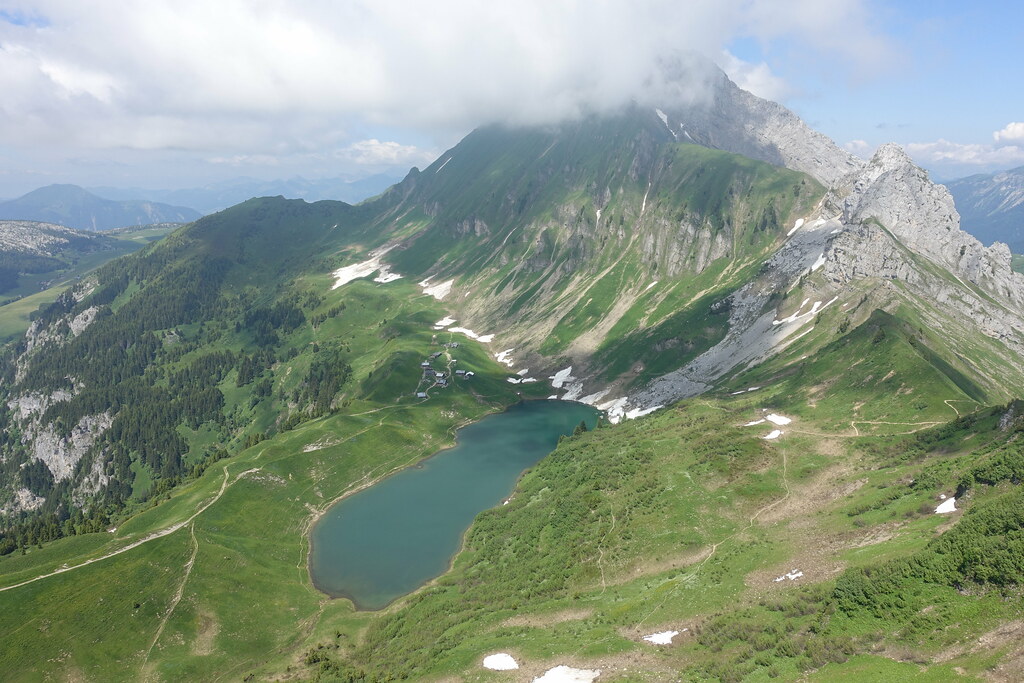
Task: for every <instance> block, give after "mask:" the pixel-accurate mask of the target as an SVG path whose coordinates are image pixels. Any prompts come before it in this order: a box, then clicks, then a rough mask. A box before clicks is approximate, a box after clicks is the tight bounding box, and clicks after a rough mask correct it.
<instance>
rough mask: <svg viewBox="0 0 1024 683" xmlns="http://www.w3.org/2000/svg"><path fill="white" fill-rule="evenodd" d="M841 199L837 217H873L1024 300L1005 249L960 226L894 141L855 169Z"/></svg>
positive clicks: (924, 250) (939, 258)
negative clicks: (990, 244) (862, 167)
mask: <svg viewBox="0 0 1024 683" xmlns="http://www.w3.org/2000/svg"><path fill="white" fill-rule="evenodd" d="M844 184H847V185H849V186H850V189H849V195H848V196H847V197H846V199H845V201H844V202H843V217H842V218H843V223H845V224H846V225H858V224H865V223H870V222H872V221H876V222H877V223H880V224H881V226H882V227H884V228H885V229H886V230H888V231H890V232H891V233H892V234H893V236H895V237H896V238H897V239H898V240H899V241H900V243H902V244H903V245H904V246H905V247H907V248H908V249H910V251H912V252H914V253H915V254H918V255H921V256H924V257H925V258H928V259H930V260H931V261H933V262H935V263H936V264H938V265H940V266H943V267H944V268H946V269H948V270H950V271H951V272H953V273H955V274H956V275H957V276H959V277H961V278H963V279H965V280H967V281H968V282H972V283H974V284H976V285H978V286H979V287H981V288H982V289H984V290H985V291H987V292H989V293H991V294H994V295H996V296H998V297H1001V298H1005V299H1009V300H1010V301H1012V302H1013V303H1014V304H1016V305H1017V306H1022V305H1024V276H1022V275H1020V274H1019V273H1015V272H1014V271H1013V270H1012V268H1011V267H1010V250H1009V248H1008V247H1007V246H1006V245H1005V244H1001V243H996V244H994V245H993V246H992V247H988V248H986V247H985V246H984V245H982V244H981V242H979V241H978V240H977V239H975V238H974V237H972V236H971V235H969V234H967V233H966V232H964V231H963V230H961V229H960V214H959V213H957V210H956V207H955V206H954V203H953V197H952V195H950V193H949V191H948V190H947V189H946V188H945V187H944V186H942V185H937V184H935V183H933V182H931V181H930V180H929V179H928V175H927V173H925V171H923V170H922V169H921V168H919V167H918V166H916V165H915V164H914V163H913V161H911V159H910V157H909V156H907V154H906V152H904V151H903V149H902V148H900V147H899V146H898V145H894V144H888V145H883V146H882V147H880V148H879V149H878V151H877V152H876V153H875V155H874V156H873V157H872V158H871V161H870V162H868V164H867V166H866V167H865V168H864V169H863V170H862V171H860V172H859V173H857V174H855V175H853V176H851V177H848V178H847V179H845V181H844Z"/></svg>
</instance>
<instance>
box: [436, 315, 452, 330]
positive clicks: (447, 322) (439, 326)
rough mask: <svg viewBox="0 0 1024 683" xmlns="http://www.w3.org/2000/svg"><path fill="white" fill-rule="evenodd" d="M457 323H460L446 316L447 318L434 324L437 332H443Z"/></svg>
mask: <svg viewBox="0 0 1024 683" xmlns="http://www.w3.org/2000/svg"><path fill="white" fill-rule="evenodd" d="M456 322H458V321H457V320H455V318H453V317H451V316H448V315H446V316H445V317H443V318H441V319H440V320H438V321H437V322H436V323H434V329H435V330H443V329H444V328H446V327H448V326H449V325H453V324H455V323H456Z"/></svg>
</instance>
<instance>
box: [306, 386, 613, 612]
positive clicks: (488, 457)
mask: <svg viewBox="0 0 1024 683" xmlns="http://www.w3.org/2000/svg"><path fill="white" fill-rule="evenodd" d="M597 416H598V411H597V410H595V409H594V408H592V407H590V406H587V405H584V404H582V403H574V402H571V401H553V400H547V401H525V402H522V403H518V404H516V405H513V406H512V407H510V408H509V409H508V410H506V411H505V412H503V413H497V414H494V415H488V416H487V417H484V418H483V419H481V420H479V421H477V422H474V423H473V424H470V425H467V426H466V427H463V428H462V429H460V430H458V432H457V433H456V445H455V447H453V448H450V449H447V450H444V451H441V452H439V453H436V454H434V455H432V456H430V457H429V458H427V459H425V460H423V461H421V462H419V463H418V464H416V465H414V466H412V467H408V468H406V469H404V470H401V471H399V472H397V473H395V474H393V475H391V476H389V477H387V478H385V479H383V480H381V481H380V482H378V483H376V484H374V485H373V486H370V487H368V488H365V489H363V490H361V491H358V492H356V493H354V494H352V495H350V496H347V497H345V498H343V499H341V500H340V501H338V503H336V504H335V505H334V506H332V507H331V508H330V509H329V510H328V511H327V512H326V514H324V516H323V517H321V518H320V519H319V520H318V521H317V523H316V524H315V525H314V527H313V530H312V533H311V539H312V548H311V551H310V561H309V568H310V575H311V576H312V580H313V584H314V585H315V586H316V587H317V588H318V589H319V590H321V591H323V592H324V593H327V594H328V595H331V596H334V597H344V598H348V599H350V600H352V602H353V603H354V604H355V606H356V608H357V609H363V610H375V609H380V608H382V607H385V606H386V605H388V604H389V603H391V602H392V601H394V600H396V599H397V598H400V597H402V596H403V595H407V594H409V593H411V592H413V591H415V590H416V589H417V588H419V587H420V586H422V585H424V584H425V583H427V582H428V581H430V580H431V579H434V578H436V577H438V576H440V575H441V574H443V573H445V572H446V571H448V568H449V567H450V566H451V562H452V559H453V558H454V556H455V554H456V553H457V552H458V551H459V548H460V546H461V544H462V537H463V535H464V534H465V532H466V530H467V529H469V527H470V525H471V524H472V522H473V519H474V518H475V517H476V516H477V515H478V514H479V513H480V512H482V511H484V510H487V509H489V508H492V507H495V506H497V505H500V504H501V503H502V502H503V501H505V500H507V499H508V497H509V495H510V494H511V493H512V491H513V489H514V488H515V485H516V482H517V481H518V479H519V477H520V475H522V473H523V472H524V471H525V470H526V469H528V468H529V467H531V466H533V465H535V464H536V463H537V462H539V461H540V460H541V459H542V458H544V456H546V455H548V454H549V453H550V452H551V451H553V450H554V448H555V446H556V445H557V444H558V439H559V437H560V436H562V435H569V434H572V431H573V429H574V428H575V427H576V426H577V425H579V423H580V422H586V424H587V427H588V428H590V429H592V428H594V426H595V424H596V422H597Z"/></svg>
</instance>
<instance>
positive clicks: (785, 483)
mask: <svg viewBox="0 0 1024 683" xmlns="http://www.w3.org/2000/svg"><path fill="white" fill-rule="evenodd" d="M779 450H780V451H781V452H782V487H783V488H784V489H785V490H786V495H784V496H782V497H781V498H779V499H778V500H775V501H772V502H771V503H768V504H766V505H763V506H761V507H760V508H758V509H757V510H756V511H755V512H754V514H753V515H751V516H750V518H749V519H748V520H747V525H746V526H744V527H743V528H741V529H737V530H736V531H734V532H733V533H731V534H729V535H728V536H726V537H725V538H723V539H722V540H720V541H718V542H717V543H714V544H712V546H711V552H709V553H708V555H707V557H705V558H704V559H703V560H701V561H700V562H698V563H697V565H696V566H695V567H694V568H693V569H691V570H690V571H689V572H687V573H686V574H684V575H682V576H679V577H678V578H676V579H673V581H675V582H676V586H675V587H673V588H672V590H670V591H667V592H666V594H665V597H664V598H662V600H661V602H659V603H658V604H657V605H655V606H654V607H653V608H652V609H651V611H650V612H648V613H647V616H645V617H644V618H643V619H641V620H640V621H638V622H637V624H636V628H640V627H641V626H643V625H644V623H645V622H646V621H647V620H648V619H650V618H651V616H652V615H653V614H654V613H655V612H657V611H658V610H659V609H661V607H662V605H664V604H665V603H666V602H667V601H668V599H669V598H671V597H672V596H673V595H674V594H675V591H676V589H677V588H679V586H681V585H684V584H686V583H688V582H689V581H690V580H691V579H693V578H694V577H696V576H697V574H698V573H699V572H700V570H701V569H703V568H704V565H705V564H707V563H708V561H709V560H710V559H711V558H712V557H714V556H715V554H716V553H717V552H718V549H719V547H721V546H722V545H724V544H725V543H728V542H729V541H731V540H733V539H734V538H736V537H737V536H739V535H740V534H742V533H744V532H745V531H747V530H748V529H751V528H752V527H753V526H754V524H755V523H756V522H757V518H758V517H760V516H761V515H763V514H764V513H766V512H768V511H769V510H771V509H772V508H774V507H776V506H777V505H781V504H782V503H784V502H785V501H786V500H788V499H789V497H790V495H792V491H791V490H790V488H789V460H788V458H787V456H786V448H785V447H783V448H780V449H779Z"/></svg>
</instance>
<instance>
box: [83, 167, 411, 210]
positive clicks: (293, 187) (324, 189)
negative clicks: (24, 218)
mask: <svg viewBox="0 0 1024 683" xmlns="http://www.w3.org/2000/svg"><path fill="white" fill-rule="evenodd" d="M399 180H401V178H397V177H394V176H390V175H385V174H382V173H380V174H377V175H372V176H369V177H367V178H359V179H355V180H353V179H350V178H343V177H340V178H322V179H319V180H307V179H306V178H301V177H295V178H289V179H287V180H258V179H256V178H244V177H243V178H232V179H231V180H225V181H223V182H219V183H212V184H210V185H205V186H203V187H192V188H186V189H181V190H146V189H142V188H137V187H131V188H117V187H93V188H89V189H90V190H91V191H92V192H95V193H96V194H98V195H100V196H101V197H106V198H107V199H115V200H129V199H140V198H143V197H144V198H147V199H153V200H159V201H161V202H166V203H168V204H176V205H181V206H192V207H195V208H196V209H197V210H198V211H201V212H202V213H204V214H209V213H213V212H215V211H220V210H222V209H225V208H227V207H229V206H234V205H235V204H238V203H240V202H244V201H245V200H247V199H251V198H252V197H276V196H278V195H280V196H282V197H286V198H288V199H305V200H306V201H309V202H316V201H320V200H322V199H337V200H339V201H343V202H348V203H349V204H355V203H357V202H361V201H363V200H364V199H367V198H369V197H373V196H374V195H378V194H380V193H381V192H383V191H384V190H386V189H387V188H389V187H391V186H392V185H394V184H395V183H397V182H398V181H399Z"/></svg>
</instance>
